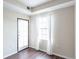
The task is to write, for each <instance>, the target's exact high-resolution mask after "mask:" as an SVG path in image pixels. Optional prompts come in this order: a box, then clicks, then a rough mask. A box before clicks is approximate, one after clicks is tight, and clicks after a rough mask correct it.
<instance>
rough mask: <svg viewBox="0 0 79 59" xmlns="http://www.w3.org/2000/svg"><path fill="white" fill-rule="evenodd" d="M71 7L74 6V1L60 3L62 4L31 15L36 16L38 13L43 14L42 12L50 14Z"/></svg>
mask: <svg viewBox="0 0 79 59" xmlns="http://www.w3.org/2000/svg"><path fill="white" fill-rule="evenodd" d="M73 5H75V1H69V2H65V3H62V4H58V5H55V6H52V7H49V8H45V9H41V10H38V11H35V12H32V15H36V14H40V13H44V12H50V11H54V10H57V9H61V8H66V7H70V6H73Z"/></svg>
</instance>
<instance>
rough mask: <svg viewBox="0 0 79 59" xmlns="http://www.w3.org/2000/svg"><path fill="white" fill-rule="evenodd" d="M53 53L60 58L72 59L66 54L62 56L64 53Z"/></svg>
mask: <svg viewBox="0 0 79 59" xmlns="http://www.w3.org/2000/svg"><path fill="white" fill-rule="evenodd" d="M53 55H56V56H60V57H62V58H66V59H74V58H72V57H67V56H64V55H61V54H57V53H53Z"/></svg>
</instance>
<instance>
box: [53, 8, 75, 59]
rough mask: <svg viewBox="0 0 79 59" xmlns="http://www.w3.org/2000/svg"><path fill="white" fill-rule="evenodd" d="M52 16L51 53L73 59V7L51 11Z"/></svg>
mask: <svg viewBox="0 0 79 59" xmlns="http://www.w3.org/2000/svg"><path fill="white" fill-rule="evenodd" d="M52 16H53V17H54V32H52V33H53V34H54V35H53V53H56V54H59V55H63V56H66V57H70V58H73V59H75V32H74V29H75V27H74V26H75V25H74V23H75V18H74V17H75V14H74V7H68V8H63V9H60V10H56V11H53V13H52ZM52 20H53V18H52Z"/></svg>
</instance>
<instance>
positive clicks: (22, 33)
mask: <svg viewBox="0 0 79 59" xmlns="http://www.w3.org/2000/svg"><path fill="white" fill-rule="evenodd" d="M27 47H28V21H26V20H23V19H18V51H21V50H23V49H25V48H27Z"/></svg>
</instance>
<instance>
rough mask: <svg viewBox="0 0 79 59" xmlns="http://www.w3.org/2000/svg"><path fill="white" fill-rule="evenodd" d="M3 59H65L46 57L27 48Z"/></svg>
mask: <svg viewBox="0 0 79 59" xmlns="http://www.w3.org/2000/svg"><path fill="white" fill-rule="evenodd" d="M5 59H65V58H61V57H59V56H55V55H48V54H47V53H45V52H42V51H37V50H35V49H33V48H27V49H24V50H22V51H20V52H18V53H17V54H14V55H12V56H9V57H7V58H5Z"/></svg>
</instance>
